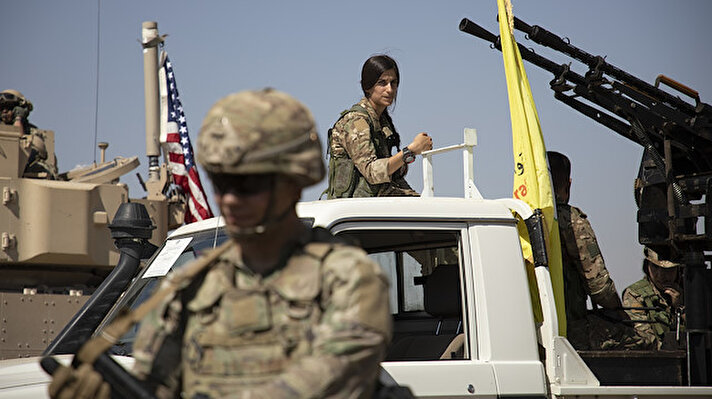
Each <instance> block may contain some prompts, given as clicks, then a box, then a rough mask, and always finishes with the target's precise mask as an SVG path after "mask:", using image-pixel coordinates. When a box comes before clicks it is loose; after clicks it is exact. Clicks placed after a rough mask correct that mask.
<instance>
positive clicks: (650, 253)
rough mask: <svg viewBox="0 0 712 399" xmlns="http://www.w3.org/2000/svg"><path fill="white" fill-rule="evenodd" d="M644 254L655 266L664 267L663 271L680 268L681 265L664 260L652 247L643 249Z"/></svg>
mask: <svg viewBox="0 0 712 399" xmlns="http://www.w3.org/2000/svg"><path fill="white" fill-rule="evenodd" d="M643 254H644V255H645V259H646V260H648V261H649V262H650V263H652V264H654V265H655V266H658V267H662V268H663V269H669V268H672V267H678V266H680V264H679V263H677V262H673V261H670V260H665V259H662V258H661V257H660V255H659V254H658V253H657V252H656V251H654V250H652V249H651V248H650V247H645V248H643Z"/></svg>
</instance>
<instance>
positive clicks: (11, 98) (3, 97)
mask: <svg viewBox="0 0 712 399" xmlns="http://www.w3.org/2000/svg"><path fill="white" fill-rule="evenodd" d="M0 100H3V101H13V102H14V101H19V99H18V98H17V96H16V95H14V94H12V93H0Z"/></svg>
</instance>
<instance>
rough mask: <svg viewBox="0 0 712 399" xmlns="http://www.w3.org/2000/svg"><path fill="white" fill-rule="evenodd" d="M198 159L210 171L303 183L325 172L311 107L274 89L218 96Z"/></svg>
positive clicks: (201, 137) (203, 130)
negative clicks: (270, 176)
mask: <svg viewBox="0 0 712 399" xmlns="http://www.w3.org/2000/svg"><path fill="white" fill-rule="evenodd" d="M197 159H198V162H199V163H200V165H201V166H202V167H203V168H204V169H205V170H206V171H207V172H208V173H211V174H216V173H227V174H237V175H246V174H266V173H279V174H284V175H287V176H290V177H292V178H293V179H294V180H295V181H296V182H297V183H298V184H300V185H301V186H302V187H307V186H311V185H313V184H316V183H318V182H319V181H321V179H323V178H324V174H325V171H324V161H323V160H322V156H321V144H320V143H319V137H318V136H317V132H316V126H315V123H314V117H313V116H312V114H311V112H310V111H309V109H307V107H305V106H304V105H303V104H302V103H301V102H299V101H297V100H296V99H294V98H293V97H291V96H290V95H288V94H286V93H283V92H280V91H277V90H273V89H264V90H259V91H242V92H239V93H235V94H231V95H229V96H227V97H224V98H222V99H220V100H218V102H217V103H215V105H213V107H212V108H211V109H210V110H209V111H208V114H207V115H206V116H205V119H203V124H202V126H201V128H200V133H199V135H198V151H197Z"/></svg>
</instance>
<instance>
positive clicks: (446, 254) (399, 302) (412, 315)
mask: <svg viewBox="0 0 712 399" xmlns="http://www.w3.org/2000/svg"><path fill="white" fill-rule="evenodd" d="M332 231H333V232H334V233H335V234H336V235H337V236H340V237H343V238H345V239H347V240H351V241H354V242H355V243H356V244H358V245H360V246H361V247H363V248H364V249H365V250H366V251H367V252H368V254H369V256H370V257H371V258H372V259H373V260H375V261H376V262H377V263H378V264H380V265H381V267H382V268H383V270H384V272H385V273H386V275H387V276H388V277H389V280H390V298H389V299H390V307H391V314H392V315H393V339H392V341H391V344H390V346H389V350H388V353H387V356H386V360H385V362H384V363H383V367H384V368H385V369H386V370H387V371H388V372H389V373H390V374H391V376H393V378H395V380H396V381H398V383H400V384H403V385H407V386H409V387H410V388H411V389H412V390H413V393H415V394H416V395H417V396H418V397H435V396H437V397H448V398H457V397H463V398H464V397H472V396H473V394H474V395H476V396H477V397H482V398H488V397H491V398H496V397H497V388H496V384H495V378H494V371H493V368H492V366H491V364H488V363H486V362H484V361H481V360H478V355H477V349H476V348H477V336H476V333H475V330H476V329H475V328H474V326H475V318H476V315H475V314H474V312H473V309H474V306H473V300H474V295H472V294H471V293H472V292H473V289H474V288H473V287H474V285H473V283H472V269H471V268H470V267H467V266H468V265H471V263H472V261H471V258H470V257H471V251H463V250H462V249H463V248H469V246H470V243H469V240H468V234H467V224H465V223H422V222H408V223H405V222H398V223H396V222H369V223H367V224H366V223H363V222H361V223H355V222H351V223H342V224H339V225H337V226H335V227H334V228H332Z"/></svg>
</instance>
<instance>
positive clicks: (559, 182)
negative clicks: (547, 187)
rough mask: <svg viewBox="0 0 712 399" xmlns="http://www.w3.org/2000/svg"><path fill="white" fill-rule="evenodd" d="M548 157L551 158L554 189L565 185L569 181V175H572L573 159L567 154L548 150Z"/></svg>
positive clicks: (550, 166) (550, 164)
mask: <svg viewBox="0 0 712 399" xmlns="http://www.w3.org/2000/svg"><path fill="white" fill-rule="evenodd" d="M546 157H547V158H548V159H549V168H551V180H552V182H553V183H554V187H555V188H554V189H555V190H556V187H563V186H565V185H566V183H568V181H569V177H571V161H569V158H567V157H566V155H564V154H562V153H560V152H556V151H547V152H546Z"/></svg>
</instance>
